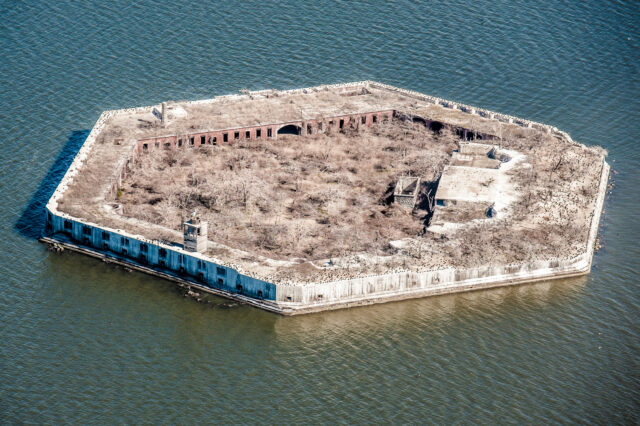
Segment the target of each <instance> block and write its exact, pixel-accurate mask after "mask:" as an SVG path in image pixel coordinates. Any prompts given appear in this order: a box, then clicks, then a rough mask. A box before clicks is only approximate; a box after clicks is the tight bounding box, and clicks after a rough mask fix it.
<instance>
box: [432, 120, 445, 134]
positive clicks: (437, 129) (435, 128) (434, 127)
mask: <svg viewBox="0 0 640 426" xmlns="http://www.w3.org/2000/svg"><path fill="white" fill-rule="evenodd" d="M443 127H444V125H443V124H442V123H441V122H439V121H432V122H431V123H429V130H431V131H432V132H433V133H440V130H442V128H443Z"/></svg>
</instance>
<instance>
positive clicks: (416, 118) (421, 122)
mask: <svg viewBox="0 0 640 426" xmlns="http://www.w3.org/2000/svg"><path fill="white" fill-rule="evenodd" d="M411 121H413V122H414V123H420V124H422V125H423V126H424V127H427V120H425V119H424V118H422V117H418V116H417V115H415V116H413V118H412V119H411Z"/></svg>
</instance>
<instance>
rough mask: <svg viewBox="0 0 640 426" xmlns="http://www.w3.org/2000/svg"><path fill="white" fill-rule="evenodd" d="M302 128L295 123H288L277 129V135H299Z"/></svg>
mask: <svg viewBox="0 0 640 426" xmlns="http://www.w3.org/2000/svg"><path fill="white" fill-rule="evenodd" d="M301 131H302V129H301V128H300V127H299V126H296V125H295V124H288V125H286V126H283V127H281V128H280V129H278V134H279V135H300V132H301Z"/></svg>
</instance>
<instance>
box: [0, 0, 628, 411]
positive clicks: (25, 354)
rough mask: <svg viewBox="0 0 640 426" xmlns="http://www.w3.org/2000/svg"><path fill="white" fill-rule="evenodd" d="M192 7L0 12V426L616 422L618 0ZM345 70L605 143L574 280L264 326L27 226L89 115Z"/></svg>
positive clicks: (619, 381)
mask: <svg viewBox="0 0 640 426" xmlns="http://www.w3.org/2000/svg"><path fill="white" fill-rule="evenodd" d="M193 3H197V4H193ZM193 3H192V2H180V1H174V2H171V3H170V4H164V5H163V4H160V3H156V2H153V3H152V2H146V1H139V2H130V1H109V2H99V1H89V0H86V1H73V2H71V1H67V0H60V1H48V2H40V1H30V2H17V1H2V2H0V141H1V143H2V160H3V161H2V162H1V163H0V189H1V194H2V202H1V203H0V213H1V216H0V218H1V219H0V237H1V238H2V246H1V247H2V250H0V276H1V279H0V363H1V364H0V422H1V423H5V424H7V423H9V424H13V423H42V422H48V423H54V422H61V421H64V422H73V423H114V422H118V423H125V422H126V423H139V422H154V423H156V422H158V423H159V422H163V423H178V422H179V423H195V422H214V421H217V422H221V423H222V422H225V423H228V422H233V423H249V422H265V423H279V422H284V423H293V422H303V423H320V422H322V423H334V422H339V423H388V422H397V423H402V422H404V423H406V422H411V423H423V422H429V423H452V422H459V423H489V424H491V423H543V422H545V423H546V422H553V423H578V422H589V423H599V424H602V423H627V424H632V423H636V424H637V423H638V422H639V421H640V407H639V405H640V402H639V401H640V377H639V376H640V374H639V371H640V368H639V367H640V366H639V364H640V362H639V361H640V359H639V358H640V357H639V355H638V354H639V350H640V341H639V326H638V322H639V321H638V320H639V316H638V307H639V304H640V296H639V289H638V282H639V274H638V267H639V266H640V249H639V248H638V247H639V244H638V241H639V237H640V235H639V234H640V232H639V229H640V217H639V213H638V212H639V211H640V210H639V208H638V207H639V202H638V200H639V199H640V172H639V170H640V144H639V143H638V137H640V124H639V119H640V101H639V98H640V96H639V95H640V78H639V75H640V74H639V68H640V53H639V47H640V31H639V28H640V8H639V7H638V3H637V2H632V1H629V2H611V1H575V2H534V1H525V0H510V1H506V0H502V1H500V0H498V1H487V0H479V1H449V2H440V1H429V2H415V1H393V2H377V3H374V2H363V1H350V2H347V1H330V2H329V1H316V2H313V3H312V4H309V3H308V2H299V1H291V2H286V3H282V4H279V5H272V4H271V3H270V2H258V1H245V2H219V3H208V2H207V3H206V4H205V2H193ZM361 79H375V80H380V81H383V82H386V83H389V84H393V85H397V86H401V87H405V88H408V89H414V90H419V91H423V92H425V93H429V94H433V95H436V96H441V97H444V98H448V99H454V100H458V101H461V102H465V103H469V104H475V105H479V106H483V107H486V108H489V109H493V110H496V111H501V112H505V113H510V114H514V115H518V116H523V117H526V118H530V119H534V120H538V121H542V122H546V123H550V124H553V125H556V126H558V127H559V128H561V129H563V130H566V131H568V132H569V133H570V134H571V135H572V136H573V137H574V139H576V140H578V141H580V142H582V143H586V144H599V145H602V146H604V147H606V148H607V149H608V150H609V153H610V155H609V160H610V163H611V165H612V166H613V169H614V171H615V172H614V173H615V174H613V175H612V177H613V182H614V183H615V187H614V188H613V192H612V194H611V195H610V196H609V197H608V200H607V204H606V206H605V207H606V211H605V215H604V216H603V221H602V226H601V232H600V238H601V240H602V243H603V248H602V249H601V250H599V251H598V252H597V254H596V256H595V261H594V267H593V271H592V273H591V275H590V276H588V277H583V278H580V279H573V280H565V281H556V282H548V283H540V284H535V285H527V286H520V287H516V288H509V289H498V290H492V291H484V292H476V293H470V294H461V295H455V296H446V297H438V298H431V299H423V300H415V301H408V302H402V303H392V304H386V305H380V306H374V307H368V308H359V309H352V310H345V311H337V312H327V313H322V314H317V315H309V316H304V317H297V318H282V317H278V316H275V315H271V314H268V313H265V312H261V311H258V310H256V309H253V308H249V307H244V306H238V307H234V308H225V307H224V306H223V305H222V304H221V303H222V302H223V301H222V300H219V303H218V304H214V305H207V306H204V305H200V304H197V303H195V302H192V301H189V300H186V299H184V298H182V297H181V296H180V295H179V294H178V293H177V292H176V291H175V289H174V288H173V286H172V285H171V284H169V283H167V282H164V281H161V280H157V279H154V278H151V277H148V276H145V275H142V274H138V273H127V272H125V271H123V270H121V269H115V268H113V267H111V266H108V265H105V264H102V263H100V262H98V261H95V260H93V259H90V258H87V257H83V256H79V255H74V254H71V253H64V254H62V255H58V254H53V253H50V252H48V251H47V250H46V248H45V247H44V246H43V245H41V244H39V243H38V242H37V241H36V240H35V239H34V236H35V235H37V234H38V233H39V229H40V225H41V222H40V217H41V209H42V204H43V202H44V201H45V200H46V199H47V198H48V197H49V195H50V193H51V191H52V188H53V186H55V182H56V179H59V178H60V176H61V173H62V172H64V170H65V168H66V167H67V165H68V161H69V158H70V157H72V156H73V153H74V152H75V151H76V150H77V149H78V147H79V145H80V144H81V143H82V142H83V140H84V138H85V137H86V134H87V130H88V129H90V128H91V127H92V126H93V124H94V122H95V120H96V119H97V118H98V116H99V114H100V112H101V111H103V110H105V109H114V108H124V107H132V106H139V105H147V104H153V103H157V102H160V101H163V100H167V99H176V100H177V99H203V98H208V97H211V96H214V95H219V94H226V93H229V92H234V91H236V90H239V89H242V88H248V89H264V88H279V89H287V88H295V87H303V86H309V85H317V84H323V83H334V82H346V81H352V80H361ZM34 221H36V222H34Z"/></svg>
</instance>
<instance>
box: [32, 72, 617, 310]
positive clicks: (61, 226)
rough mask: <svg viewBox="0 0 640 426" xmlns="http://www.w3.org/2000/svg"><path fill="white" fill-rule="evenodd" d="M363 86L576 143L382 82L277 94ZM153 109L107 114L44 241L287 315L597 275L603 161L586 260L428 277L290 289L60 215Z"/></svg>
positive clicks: (64, 185) (404, 275)
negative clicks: (103, 150) (85, 176)
mask: <svg viewBox="0 0 640 426" xmlns="http://www.w3.org/2000/svg"><path fill="white" fill-rule="evenodd" d="M362 86H370V87H377V88H382V89H385V90H390V91H398V92H400V93H402V94H404V95H406V96H410V97H413V98H416V99H418V100H421V101H423V102H427V103H432V104H438V105H441V106H443V107H445V108H451V109H457V110H460V111H462V112H466V113H468V114H476V115H480V116H482V117H486V118H490V119H493V120H498V121H502V122H505V123H512V124H517V125H520V126H523V127H529V128H535V129H539V130H543V131H545V132H547V133H551V134H554V135H555V136H558V137H560V138H562V139H564V140H566V141H567V142H569V143H574V142H573V141H572V139H571V138H570V136H569V135H568V134H566V133H564V132H561V131H559V130H558V129H557V128H555V127H552V126H547V125H545V124H542V123H536V122H532V121H529V120H525V119H521V118H517V117H512V116H509V115H504V114H500V113H495V112H491V111H487V110H484V109H480V108H475V107H471V106H468V105H463V104H459V103H455V102H451V101H447V100H444V99H440V98H435V97H431V96H428V95H424V94H421V93H418V92H412V91H407V90H403V89H399V88H395V87H392V86H387V85H384V84H381V83H377V82H370V81H364V82H356V83H347V84H339V85H330V86H319V87H315V88H306V89H294V90H290V91H282V92H277V93H281V94H286V93H307V91H318V90H324V89H325V88H326V89H328V90H348V89H352V88H356V87H362ZM265 93H272V91H261V92H249V93H247V94H243V95H228V96H220V97H216V98H214V99H209V100H202V101H193V102H191V103H194V104H196V103H213V102H220V103H224V102H228V101H231V100H237V99H251V97H253V96H262V95H264V94H265ZM153 108H154V106H148V107H140V108H131V109H126V110H119V111H107V112H104V113H103V114H102V115H101V116H100V118H99V119H98V121H97V123H96V125H95V126H94V128H93V129H92V131H91V133H90V134H89V136H88V137H87V140H86V141H85V143H84V145H83V146H82V148H81V149H80V151H79V152H78V154H77V156H76V158H75V159H74V161H73V163H72V164H71V166H70V167H69V169H68V171H67V173H66V174H65V176H64V177H63V179H62V180H61V182H60V183H59V185H58V187H57V188H56V190H55V192H54V193H53V195H52V197H51V199H50V200H49V202H48V203H47V206H46V216H47V217H46V224H47V233H48V236H46V237H44V238H43V241H45V242H49V243H56V244H60V245H62V246H64V247H67V248H69V249H72V250H75V251H78V252H82V253H85V254H89V255H91V256H94V257H99V258H102V259H104V260H109V261H112V262H115V263H119V264H122V265H127V266H129V267H131V268H133V269H137V270H140V271H143V272H146V273H149V274H152V275H156V276H159V277H162V278H166V279H170V280H173V281H176V282H178V283H180V284H181V285H185V286H188V287H193V288H197V289H199V290H201V291H206V292H210V293H213V294H217V295H221V296H224V297H228V298H232V299H236V300H239V301H242V302H245V303H249V304H252V305H254V306H257V307H260V308H263V309H266V310H269V311H272V312H277V313H281V314H284V315H294V314H302V313H309V312H316V311H322V310H329V309H339V308H346V307H352V306H359V305H367V304H373V303H381V302H386V301H392V300H401V299H408V298H417V297H424V296H428V295H437V294H445V293H454V292H461V291H470V290H478V289H485V288H491V287H496V286H504V285H512V284H519V283H525V282H532V281H539V280H547V279H553V278H561V277H569V276H575V275H582V274H587V273H588V272H589V271H590V268H591V261H592V256H593V249H594V244H595V240H596V236H597V231H598V223H599V219H600V215H601V211H602V206H603V203H604V196H605V193H606V186H607V181H608V176H609V166H608V164H607V163H606V162H604V160H603V162H602V169H601V177H600V185H599V188H598V195H597V199H596V206H595V209H594V210H593V212H592V216H591V222H590V229H589V236H588V242H587V245H586V250H585V251H584V252H583V253H582V254H580V255H578V256H575V257H571V258H557V259H549V260H545V261H536V262H529V263H526V262H525V263H519V264H512V265H503V266H486V267H478V268H466V269H459V268H446V269H439V270H430V271H422V272H414V271H408V270H407V271H392V272H388V273H385V274H381V275H368V276H358V277H355V278H349V279H344V280H336V281H330V282H323V283H304V284H302V283H301V284H285V283H270V282H266V281H264V280H261V279H259V278H258V277H255V276H251V273H250V272H249V271H244V270H242V269H240V268H239V267H238V265H233V264H228V263H225V262H224V260H223V259H214V258H210V257H208V256H205V255H202V254H199V253H193V252H187V251H185V250H183V249H182V247H178V246H176V245H172V244H168V243H165V242H162V241H157V240H150V239H148V238H145V237H144V236H141V235H136V234H133V233H131V232H128V231H127V230H123V229H112V228H109V227H106V226H103V225H101V224H99V223H92V222H90V221H87V220H84V219H82V218H78V217H72V216H71V215H69V214H67V213H65V212H63V211H60V210H59V209H58V202H59V200H60V199H61V197H62V195H63V194H64V192H65V191H66V190H67V189H68V187H69V185H70V184H71V183H72V182H73V180H74V178H75V177H76V176H77V174H78V172H79V171H80V169H81V168H82V166H83V164H84V163H85V162H86V161H87V158H88V156H89V152H90V151H91V148H92V146H93V145H94V144H95V142H96V139H97V136H98V135H99V133H100V132H101V130H102V129H103V128H104V126H105V124H106V123H107V121H108V120H109V119H110V118H111V117H113V116H115V115H117V114H121V113H127V112H132V111H134V112H135V111H138V112H140V111H143V112H150V111H152V110H153ZM126 162H127V158H125V157H124V156H123V158H122V159H120V161H119V162H118V166H117V169H116V171H115V173H114V175H113V178H114V180H116V181H118V180H120V179H122V177H123V176H124V173H125V167H126Z"/></svg>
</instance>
